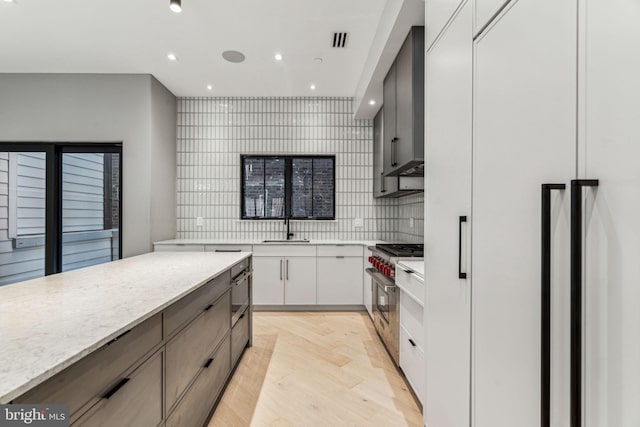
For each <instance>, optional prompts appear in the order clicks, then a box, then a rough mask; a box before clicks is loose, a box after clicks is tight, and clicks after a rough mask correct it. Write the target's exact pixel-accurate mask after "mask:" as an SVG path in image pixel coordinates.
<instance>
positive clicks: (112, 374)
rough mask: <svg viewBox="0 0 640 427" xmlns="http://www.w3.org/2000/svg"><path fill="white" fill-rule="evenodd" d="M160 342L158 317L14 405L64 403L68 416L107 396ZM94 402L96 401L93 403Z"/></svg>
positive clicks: (26, 394)
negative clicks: (123, 375)
mask: <svg viewBox="0 0 640 427" xmlns="http://www.w3.org/2000/svg"><path fill="white" fill-rule="evenodd" d="M161 342H162V316H161V315H160V314H157V315H155V316H153V317H152V318H150V319H148V320H146V321H144V322H143V323H141V324H140V325H138V326H136V327H134V328H133V329H131V330H130V331H127V332H125V333H123V334H121V335H120V336H119V337H118V338H115V339H113V340H112V341H110V342H109V343H107V344H106V345H104V346H103V347H101V348H99V349H98V350H96V351H94V352H93V353H91V354H90V355H88V356H87V357H85V358H83V359H81V360H80V361H78V362H76V363H75V364H73V365H71V366H70V367H68V368H67V369H65V370H64V371H62V372H60V373H59V374H56V375H55V376H53V377H52V378H50V379H49V380H47V381H45V382H44V383H42V384H41V385H39V386H37V387H35V388H34V389H32V390H29V391H28V392H27V393H25V394H23V395H22V396H20V397H18V398H16V399H14V402H15V403H21V402H24V403H64V404H67V405H69V413H70V414H71V415H73V414H75V413H76V412H78V411H79V410H80V409H82V408H83V407H85V405H87V404H88V402H89V401H92V400H95V399H98V398H99V397H100V396H102V395H103V394H104V393H106V392H107V391H108V390H109V389H110V388H111V387H112V386H113V385H114V384H115V383H117V382H118V381H119V380H120V376H121V375H122V374H123V373H124V372H126V371H127V370H128V369H130V368H131V367H132V366H133V365H134V364H135V362H136V361H138V360H140V359H141V358H142V357H143V356H144V355H145V354H147V353H148V352H149V351H151V350H152V349H153V348H154V347H156V346H157V345H159V344H160V343H161ZM94 403H95V402H94Z"/></svg>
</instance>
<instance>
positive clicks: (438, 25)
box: [424, 0, 470, 50]
mask: <svg viewBox="0 0 640 427" xmlns="http://www.w3.org/2000/svg"><path fill="white" fill-rule="evenodd" d="M463 1H465V0H427V1H426V2H425V5H424V7H425V25H424V26H425V32H426V44H425V46H426V48H427V50H429V49H430V48H431V45H432V44H433V42H434V41H435V39H436V38H437V37H438V34H440V32H442V30H443V29H444V27H445V25H446V24H447V22H448V21H449V19H451V18H452V17H453V14H454V12H455V11H456V9H457V8H458V7H459V6H460V4H461V3H463ZM469 7H470V6H469Z"/></svg>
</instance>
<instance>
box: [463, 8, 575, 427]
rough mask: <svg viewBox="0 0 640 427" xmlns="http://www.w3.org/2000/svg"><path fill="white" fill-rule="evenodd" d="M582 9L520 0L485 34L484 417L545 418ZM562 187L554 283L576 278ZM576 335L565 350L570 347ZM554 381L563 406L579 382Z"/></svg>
mask: <svg viewBox="0 0 640 427" xmlns="http://www.w3.org/2000/svg"><path fill="white" fill-rule="evenodd" d="M576 14H577V10H576V4H575V2H558V1H556V0H519V1H517V2H515V3H513V4H512V6H510V7H509V10H505V14H504V15H503V16H502V17H501V18H500V19H499V20H497V21H496V23H495V24H494V25H493V26H492V27H491V28H489V29H488V30H487V31H486V32H484V33H483V35H482V36H481V37H480V38H478V39H476V49H475V67H476V68H475V76H474V79H475V97H474V102H475V106H474V127H475V129H474V131H475V137H474V146H473V199H472V200H473V211H472V215H471V219H472V221H473V228H472V235H473V237H472V242H473V243H472V254H473V276H472V280H473V286H472V294H473V297H472V301H473V310H472V313H473V314H472V316H473V318H472V325H473V342H472V347H473V348H472V353H473V359H474V360H473V364H472V366H473V369H474V372H473V379H472V383H473V391H472V393H473V395H472V405H473V410H472V416H473V418H474V419H473V420H472V425H474V426H476V427H487V426H491V427H502V426H515V425H517V426H522V427H527V426H532V427H533V426H536V427H537V426H539V425H540V401H541V399H540V393H541V387H540V372H541V370H540V364H541V360H540V352H541V350H540V322H541V303H540V301H541V298H540V294H541V285H540V281H541V277H540V252H541V245H540V235H541V229H540V223H541V216H540V211H541V207H540V204H541V203H540V192H541V190H540V188H541V187H540V186H541V184H543V183H556V182H557V183H567V182H569V180H571V179H572V178H573V177H574V176H575V167H576V166H575V165H576V156H575V153H576V76H577V70H576V54H577V52H576V45H577V40H576V38H577V28H576V21H577V19H576V16H577V15H576ZM550 17H552V19H551V18H550ZM542 22H544V31H541V28H540V23H542ZM554 193H555V194H554V197H556V198H555V199H554V200H552V202H553V203H552V204H553V209H552V224H553V227H552V236H551V240H552V242H553V247H552V253H555V254H558V257H556V259H555V260H554V262H553V264H552V271H553V276H552V287H553V288H554V289H558V290H566V289H567V288H568V286H567V283H568V282H569V277H568V273H569V268H568V264H566V261H567V258H568V255H567V254H568V251H569V243H568V240H569V229H568V220H569V209H568V197H566V196H565V195H564V194H562V193H560V192H554ZM561 298H564V295H563V296H561ZM562 303H563V302H562V301H558V300H554V301H552V305H554V306H559V305H560V304H562ZM552 324H553V325H556V326H557V325H568V324H566V323H565V322H564V321H560V322H556V321H555V320H554V321H552ZM554 331H555V329H554ZM558 333H559V334H560V336H562V335H563V334H565V333H566V331H564V330H558ZM567 337H568V335H564V338H565V339H564V341H559V342H558V345H552V348H553V350H554V351H560V350H562V347H561V345H564V344H566V343H567V341H568V339H567ZM554 344H555V342H554ZM553 360H563V359H562V357H555V356H554V359H553ZM554 369H557V367H553V366H552V370H554ZM563 372H566V371H563V370H562V369H559V370H558V374H562V373H563ZM558 384H560V383H558ZM552 389H555V390H558V392H559V393H558V395H557V396H556V397H555V398H554V400H553V404H554V405H555V406H554V408H552V410H554V411H556V408H561V407H562V406H563V404H562V399H563V398H565V396H568V394H565V393H564V392H563V390H562V389H561V386H558V387H556V386H555V385H554V386H552ZM505 403H506V404H505ZM557 416H558V417H561V416H562V415H561V414H557ZM554 425H562V426H565V425H568V423H565V422H564V420H563V419H562V420H560V421H559V422H558V423H557V424H554Z"/></svg>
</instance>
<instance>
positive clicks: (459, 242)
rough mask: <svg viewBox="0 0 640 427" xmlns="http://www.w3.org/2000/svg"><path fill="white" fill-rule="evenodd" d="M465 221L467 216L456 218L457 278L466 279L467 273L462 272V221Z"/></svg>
mask: <svg viewBox="0 0 640 427" xmlns="http://www.w3.org/2000/svg"><path fill="white" fill-rule="evenodd" d="M463 222H467V216H466V215H462V216H460V217H459V218H458V279H466V278H467V273H463V272H462V223H463Z"/></svg>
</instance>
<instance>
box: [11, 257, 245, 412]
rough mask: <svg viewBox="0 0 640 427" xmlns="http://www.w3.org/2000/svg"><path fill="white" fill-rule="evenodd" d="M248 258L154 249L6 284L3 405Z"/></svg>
mask: <svg viewBox="0 0 640 427" xmlns="http://www.w3.org/2000/svg"><path fill="white" fill-rule="evenodd" d="M249 255H250V254H249V253H247V252H245V253H212V252H195V253H194V252H188V253H176V252H153V253H149V254H144V255H139V256H135V257H131V258H126V259H123V260H120V261H115V262H111V263H107V264H100V265H95V266H92V267H87V268H83V269H80V270H74V271H69V272H65V273H60V274H54V275H51V276H47V277H43V278H40V279H34V280H29V281H25V282H20V283H15V284H12V285H6V286H0V403H6V402H9V401H11V399H14V398H15V397H17V396H19V395H21V394H23V393H24V392H26V391H27V390H29V389H31V388H33V387H35V386H36V385H38V384H40V383H42V382H43V381H45V380H46V379H48V378H50V377H52V376H53V375H55V374H56V373H58V372H60V371H62V370H63V369H64V368H66V367H68V366H70V365H71V364H73V363H74V362H76V361H78V360H80V359H81V358H83V357H84V356H86V355H88V354H89V353H91V352H92V351H94V350H96V349H98V348H99V347H101V346H102V345H104V344H106V343H107V342H109V341H110V340H111V339H113V338H115V337H117V336H118V335H120V334H121V333H122V332H125V331H127V330H128V329H131V328H132V327H134V326H135V325H137V324H139V323H141V322H143V321H144V320H146V319H148V318H149V317H151V316H153V315H154V314H156V313H158V312H160V311H162V310H163V309H164V308H166V307H167V306H169V305H170V304H172V303H173V302H175V301H177V300H178V299H180V298H182V297H183V296H185V295H187V294H189V293H190V292H192V291H193V290H195V289H196V288H198V287H199V286H201V285H202V284H204V283H205V282H207V281H208V280H210V279H211V278H213V277H215V276H217V275H218V274H220V273H222V272H224V271H225V270H227V269H228V268H229V267H231V266H232V265H234V264H236V263H237V262H239V261H241V260H242V259H244V258H246V257H248V256H249Z"/></svg>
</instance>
